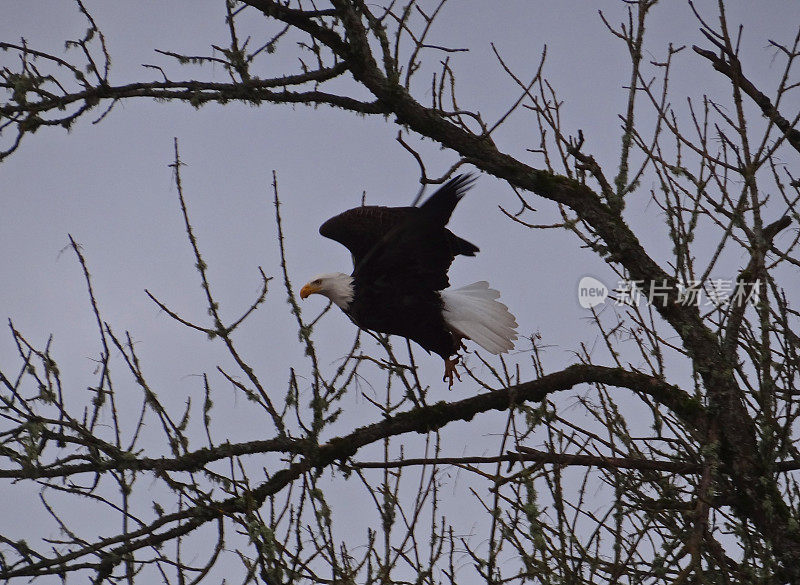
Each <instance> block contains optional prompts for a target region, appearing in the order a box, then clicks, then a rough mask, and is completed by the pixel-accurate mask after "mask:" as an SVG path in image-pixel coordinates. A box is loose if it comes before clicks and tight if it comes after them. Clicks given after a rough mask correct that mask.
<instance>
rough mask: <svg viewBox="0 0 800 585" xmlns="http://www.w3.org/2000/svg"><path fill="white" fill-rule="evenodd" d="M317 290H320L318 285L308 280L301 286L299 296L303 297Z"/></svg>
mask: <svg viewBox="0 0 800 585" xmlns="http://www.w3.org/2000/svg"><path fill="white" fill-rule="evenodd" d="M319 291H320V286H319V285H318V284H314V283H313V282H309V283H308V284H306V285H304V286H303V288H301V289H300V298H301V299H304V298H306V297H307V296H308V295H313V294H316V293H318V292H319Z"/></svg>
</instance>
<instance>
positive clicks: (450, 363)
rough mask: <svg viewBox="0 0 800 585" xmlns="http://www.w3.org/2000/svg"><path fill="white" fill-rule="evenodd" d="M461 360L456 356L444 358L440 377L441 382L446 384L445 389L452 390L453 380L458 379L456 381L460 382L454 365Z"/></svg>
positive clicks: (459, 376)
mask: <svg viewBox="0 0 800 585" xmlns="http://www.w3.org/2000/svg"><path fill="white" fill-rule="evenodd" d="M460 360H461V356H460V355H457V354H456V356H455V357H452V358H446V359H445V360H444V376H443V377H442V382H447V389H448V390H452V388H453V379H454V378H458V381H459V382H460V381H461V375H460V374H459V373H458V372H457V371H456V365H458V362H459V361H460Z"/></svg>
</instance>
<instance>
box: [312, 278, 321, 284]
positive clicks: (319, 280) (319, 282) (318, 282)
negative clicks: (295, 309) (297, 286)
mask: <svg viewBox="0 0 800 585" xmlns="http://www.w3.org/2000/svg"><path fill="white" fill-rule="evenodd" d="M313 284H316V285H320V284H322V279H321V278H318V279H317V280H315V281H314V283H313Z"/></svg>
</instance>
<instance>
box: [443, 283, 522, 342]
mask: <svg viewBox="0 0 800 585" xmlns="http://www.w3.org/2000/svg"><path fill="white" fill-rule="evenodd" d="M441 295H442V301H443V303H444V311H443V316H444V320H445V322H446V323H447V325H448V326H449V327H450V328H451V329H452V330H453V331H455V332H456V333H458V334H459V335H461V336H462V337H465V338H467V339H471V340H472V341H474V342H475V343H477V344H478V345H480V346H481V347H482V348H483V349H485V350H486V351H488V352H489V353H493V354H495V355H496V354H500V353H504V352H507V351H508V350H510V349H513V347H514V340H516V339H517V332H516V331H515V329H516V327H517V320H516V319H515V318H514V315H512V314H511V313H510V312H509V310H508V307H506V306H505V305H504V304H503V303H501V302H499V301H497V300H495V299H498V298H500V293H499V292H497V291H496V290H494V289H493V288H489V283H488V282H486V281H485V280H482V281H480V282H474V283H472V284H468V285H467V286H463V287H461V288H456V289H447V290H443V291H442V292H441Z"/></svg>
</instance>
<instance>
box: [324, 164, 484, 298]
mask: <svg viewBox="0 0 800 585" xmlns="http://www.w3.org/2000/svg"><path fill="white" fill-rule="evenodd" d="M473 182H474V178H473V177H471V176H470V175H459V176H457V177H455V178H453V179H451V180H450V181H448V182H447V183H446V184H445V185H443V186H442V187H440V188H439V189H438V190H437V191H436V192H435V193H434V194H433V195H431V197H430V198H428V199H427V200H426V201H425V202H424V203H423V204H422V205H421V206H419V207H381V206H363V207H356V208H355V209H350V210H349V211H345V212H344V213H340V214H339V215H337V216H335V217H332V218H331V219H329V220H328V221H326V222H325V223H324V224H322V226H321V227H320V228H319V232H320V234H322V235H323V236H325V237H327V238H331V239H333V240H336V241H337V242H339V243H341V244H343V245H344V246H346V247H347V248H348V249H349V250H350V252H351V253H352V254H353V263H354V266H355V270H354V272H353V276H355V277H361V278H365V279H368V280H371V281H376V282H377V281H378V280H380V281H382V282H383V283H385V284H389V283H390V282H393V283H398V282H403V283H414V284H413V286H414V287H420V288H426V289H429V290H442V289H444V288H447V286H448V285H449V282H448V279H447V270H448V269H449V268H450V264H451V263H452V261H453V258H455V256H457V255H459V254H463V255H465V256H474V255H475V253H476V252H477V251H478V247H477V246H475V245H474V244H471V243H470V242H468V241H466V240H464V239H462V238H459V237H458V236H456V235H454V234H453V233H452V232H451V231H450V230H448V229H447V228H446V227H445V226H446V225H447V222H448V221H449V219H450V215H451V214H452V213H453V209H455V206H456V205H457V204H458V202H459V200H460V199H461V198H462V197H463V196H464V194H465V193H466V191H467V189H469V188H470V187H471V186H472V183H473ZM406 286H408V284H407V285H406Z"/></svg>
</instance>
